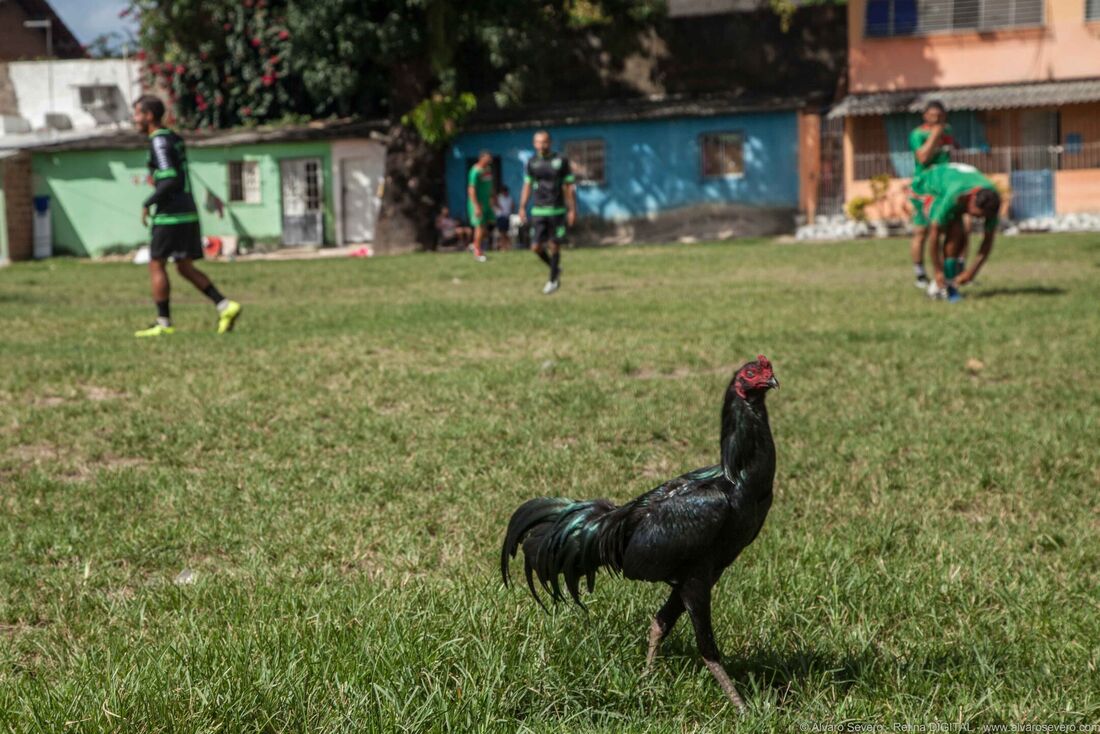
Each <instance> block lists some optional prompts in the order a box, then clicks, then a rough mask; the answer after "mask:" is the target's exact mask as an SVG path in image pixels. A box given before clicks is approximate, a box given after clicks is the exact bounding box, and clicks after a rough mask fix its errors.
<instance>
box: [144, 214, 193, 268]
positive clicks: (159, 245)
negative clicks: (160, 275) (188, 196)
mask: <svg viewBox="0 0 1100 734" xmlns="http://www.w3.org/2000/svg"><path fill="white" fill-rule="evenodd" d="M149 257H151V258H152V259H153V260H167V259H168V258H175V259H176V260H202V232H201V230H199V223H198V222H184V223H182V224H154V225H153V239H152V242H151V243H150V244H149Z"/></svg>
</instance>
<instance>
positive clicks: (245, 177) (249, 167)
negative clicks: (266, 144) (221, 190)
mask: <svg viewBox="0 0 1100 734" xmlns="http://www.w3.org/2000/svg"><path fill="white" fill-rule="evenodd" d="M229 200H230V201H231V202H242V203H245V204H259V203H260V166H259V164H258V163H257V162H256V161H230V162H229Z"/></svg>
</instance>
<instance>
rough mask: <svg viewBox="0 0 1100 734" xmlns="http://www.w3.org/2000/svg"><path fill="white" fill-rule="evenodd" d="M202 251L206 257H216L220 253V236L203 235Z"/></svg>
mask: <svg viewBox="0 0 1100 734" xmlns="http://www.w3.org/2000/svg"><path fill="white" fill-rule="evenodd" d="M203 240H205V241H204V242H203V245H202V253H203V254H204V255H206V256H207V257H217V256H218V255H220V254H222V238H221V237H203Z"/></svg>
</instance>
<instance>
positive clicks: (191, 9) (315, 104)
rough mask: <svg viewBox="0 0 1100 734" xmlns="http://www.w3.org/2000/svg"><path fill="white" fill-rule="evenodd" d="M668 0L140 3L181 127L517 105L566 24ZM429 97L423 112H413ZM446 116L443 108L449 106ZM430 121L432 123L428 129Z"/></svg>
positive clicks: (629, 15)
mask: <svg viewBox="0 0 1100 734" xmlns="http://www.w3.org/2000/svg"><path fill="white" fill-rule="evenodd" d="M662 7H663V6H662V4H661V2H660V0H643V1H642V2H636V1H635V2H630V1H628V0H556V1H553V2H549V1H548V2H530V3H528V2H514V1H513V0H463V2H452V1H451V0H404V1H401V0H396V1H395V0H133V7H132V12H135V13H137V15H138V18H139V21H140V25H141V41H142V46H143V48H144V49H145V52H146V54H147V67H146V71H147V73H148V75H149V80H150V81H155V82H156V83H157V84H158V85H160V86H162V87H163V88H165V89H166V90H167V91H168V93H169V95H170V96H171V98H172V102H173V104H174V106H175V110H176V114H177V117H178V119H179V120H180V122H181V124H183V125H185V126H190V127H202V126H213V127H226V126H234V125H240V124H250V123H258V122H269V121H277V120H280V119H286V118H298V117H303V116H309V117H316V116H328V115H350V114H367V115H370V114H386V113H389V114H394V115H396V116H398V117H399V116H402V115H406V114H407V113H409V112H410V111H411V110H413V108H418V109H419V113H417V114H413V115H410V116H409V117H408V118H407V119H408V120H409V121H410V122H414V123H415V122H417V121H427V122H430V123H431V124H432V126H433V127H432V128H431V129H432V131H433V133H434V134H433V135H432V137H434V138H435V139H436V140H437V142H443V141H444V140H445V138H446V136H445V135H440V134H439V133H440V132H441V131H444V130H450V131H452V132H453V131H454V130H456V126H455V123H458V122H460V121H461V119H462V118H463V117H465V116H466V115H467V114H469V112H470V111H471V110H470V108H469V104H468V102H469V100H470V99H471V98H470V96H469V95H470V94H471V93H472V94H474V95H475V97H482V98H488V99H490V100H492V101H494V102H496V103H499V104H505V105H506V104H513V103H516V102H519V101H522V98H523V92H524V89H525V79H526V78H527V77H529V76H530V75H532V74H537V73H538V69H536V68H533V65H532V64H530V61H531V60H532V59H537V58H540V51H541V50H544V49H546V48H547V47H550V46H553V44H554V43H555V42H556V39H557V38H559V37H560V36H561V35H562V34H563V33H569V32H571V31H575V30H576V29H591V30H593V31H594V32H599V30H600V29H603V28H608V29H610V28H614V27H617V26H620V25H623V24H625V25H627V26H632V27H640V26H641V25H642V24H644V23H645V22H647V21H648V20H649V19H651V18H653V17H655V16H656V15H657V14H658V13H659V12H660V11H661V9H662ZM418 105H420V106H421V107H418ZM451 113H453V115H454V117H453V118H450V119H449V123H450V124H447V125H444V124H442V121H441V120H440V119H439V115H440V114H451ZM427 129H428V128H425V131H427Z"/></svg>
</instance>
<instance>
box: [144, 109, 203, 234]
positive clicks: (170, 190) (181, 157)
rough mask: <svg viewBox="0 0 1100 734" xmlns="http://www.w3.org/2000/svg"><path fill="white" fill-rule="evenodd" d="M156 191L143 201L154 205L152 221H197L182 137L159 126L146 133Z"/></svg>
mask: <svg viewBox="0 0 1100 734" xmlns="http://www.w3.org/2000/svg"><path fill="white" fill-rule="evenodd" d="M146 165H148V167H149V173H150V174H151V175H152V176H153V186H155V187H156V190H155V191H153V193H152V194H150V195H149V198H148V199H146V200H145V206H147V207H153V206H155V207H156V212H154V214H153V224H154V225H157V224H162V225H163V224H185V223H190V222H197V221H199V214H198V209H197V208H196V207H195V197H193V196H192V195H191V181H190V179H189V178H188V172H187V150H186V149H185V148H184V145H183V138H181V137H180V136H179V135H177V134H176V133H174V132H172V131H171V130H166V129H164V128H161V129H160V130H154V131H153V133H152V134H151V135H150V136H149V158H148V160H147V161H146Z"/></svg>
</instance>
